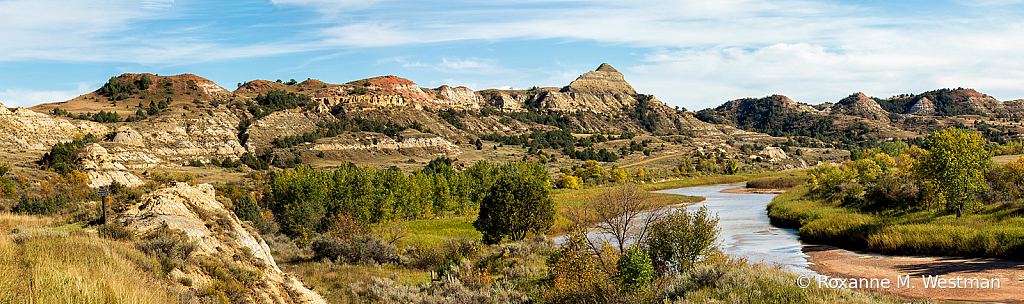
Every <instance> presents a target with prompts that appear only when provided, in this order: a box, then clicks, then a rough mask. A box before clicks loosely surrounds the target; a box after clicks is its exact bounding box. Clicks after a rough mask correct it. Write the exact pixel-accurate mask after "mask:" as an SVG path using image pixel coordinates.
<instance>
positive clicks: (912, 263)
mask: <svg viewBox="0 0 1024 304" xmlns="http://www.w3.org/2000/svg"><path fill="white" fill-rule="evenodd" d="M804 253H806V254H807V255H809V256H810V260H811V263H812V264H811V265H810V266H809V267H808V268H810V269H811V270H814V271H816V272H818V273H819V274H824V275H827V276H829V277H835V278H847V279H850V278H856V279H858V280H859V279H860V278H866V279H872V278H877V279H879V280H881V279H889V281H890V282H891V286H890V288H888V289H885V288H875V289H871V290H876V291H881V292H886V293H891V294H895V295H899V296H904V297H912V298H923V299H932V300H953V301H981V302H1003V303H1024V261H1012V260H996V259H963V258H950V257H898V256H893V257H882V256H866V255H859V254H854V253H851V252H849V251H846V250H842V249H838V248H835V247H831V246H821V245H814V246H806V247H804ZM907 275H909V276H910V284H909V286H910V287H906V286H903V287H899V288H897V284H898V283H897V278H899V277H903V278H905V276H907ZM928 276H938V278H943V279H946V280H950V282H949V283H947V284H946V285H945V286H946V287H952V288H944V289H937V288H925V280H924V279H923V277H928ZM958 277H959V278H961V279H969V280H973V279H978V280H979V281H981V280H982V279H988V280H993V279H998V280H999V284H1000V288H988V289H984V288H977V287H978V285H974V287H975V288H970V287H971V285H969V284H971V283H968V282H969V281H964V280H961V281H959V282H958V281H957V278H958ZM812 284H813V285H815V286H816V285H817V284H818V283H817V282H816V281H814V282H812ZM979 284H980V283H979ZM929 285H931V284H929ZM957 285H958V286H959V287H957ZM989 287H992V286H991V285H990V286H989Z"/></svg>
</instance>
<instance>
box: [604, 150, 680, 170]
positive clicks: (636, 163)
mask: <svg viewBox="0 0 1024 304" xmlns="http://www.w3.org/2000/svg"><path fill="white" fill-rule="evenodd" d="M681 155H683V154H682V153H679V154H672V155H665V156H658V157H655V158H651V159H645V160H641V161H638V162H635V163H632V164H628V165H625V166H622V167H619V168H629V167H632V166H636V165H640V164H646V163H649V162H652V161H656V160H659V159H665V158H669V157H673V156H681Z"/></svg>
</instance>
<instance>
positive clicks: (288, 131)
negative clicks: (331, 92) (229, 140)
mask: <svg viewBox="0 0 1024 304" xmlns="http://www.w3.org/2000/svg"><path fill="white" fill-rule="evenodd" d="M336 120H337V119H334V117H333V116H330V115H329V114H321V113H302V112H298V111H292V110H285V111H277V112H274V113H272V114H270V115H267V116H266V117H263V118H260V119H259V120H256V121H254V122H252V124H250V125H249V127H248V128H247V129H246V130H245V134H244V136H245V138H246V142H245V146H246V149H247V150H248V151H250V152H256V151H258V149H259V148H262V147H268V146H270V145H271V143H272V142H273V141H274V139H275V138H280V137H286V136H302V135H303V134H305V133H308V132H313V131H316V130H317V129H318V128H319V127H318V126H317V124H318V123H320V122H327V121H336Z"/></svg>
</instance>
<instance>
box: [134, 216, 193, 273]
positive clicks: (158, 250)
mask: <svg viewBox="0 0 1024 304" xmlns="http://www.w3.org/2000/svg"><path fill="white" fill-rule="evenodd" d="M135 248H136V249H138V250H139V251H142V252H144V253H147V254H150V255H153V256H155V257H157V258H158V259H159V260H160V265H161V266H162V268H163V271H164V272H170V271H171V270H174V268H177V267H178V266H180V265H182V264H183V263H184V261H185V260H187V259H188V258H189V256H190V255H192V252H193V251H195V250H196V249H197V248H199V244H196V243H195V242H193V241H191V240H189V238H188V235H187V234H184V233H175V232H173V231H171V230H170V229H169V228H167V226H166V225H164V226H162V227H160V228H158V229H156V230H154V231H152V232H150V233H149V234H147V235H146V236H144V237H143V239H142V240H139V241H136V242H135Z"/></svg>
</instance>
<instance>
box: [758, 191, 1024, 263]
mask: <svg viewBox="0 0 1024 304" xmlns="http://www.w3.org/2000/svg"><path fill="white" fill-rule="evenodd" d="M808 192H809V189H808V187H807V186H801V187H797V188H794V189H793V190H791V191H789V192H787V193H785V194H782V195H779V196H777V197H776V198H775V200H773V201H772V203H771V204H769V205H768V216H769V217H770V218H771V219H772V220H773V222H775V223H776V224H777V225H781V226H788V227H793V228H799V229H800V237H801V238H802V239H803V240H805V241H809V242H818V243H825V244H831V245H836V246H840V247H843V248H846V249H863V250H868V251H873V252H879V253H885V254H896V255H935V256H961V257H994V258H1013V259H1019V258H1020V257H1021V256H1024V204H1021V203H1020V202H1018V203H1014V204H1003V205H998V206H987V207H986V209H985V210H983V211H981V212H978V213H975V214H968V215H964V216H963V217H961V218H956V216H955V215H944V214H938V213H936V212H935V211H933V210H931V209H926V210H919V211H912V212H907V213H899V214H894V215H886V214H871V213H862V212H857V211H856V210H853V209H850V208H845V207H843V206H839V205H836V204H832V203H828V202H825V201H824V200H820V199H815V198H813V197H810V196H808Z"/></svg>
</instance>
